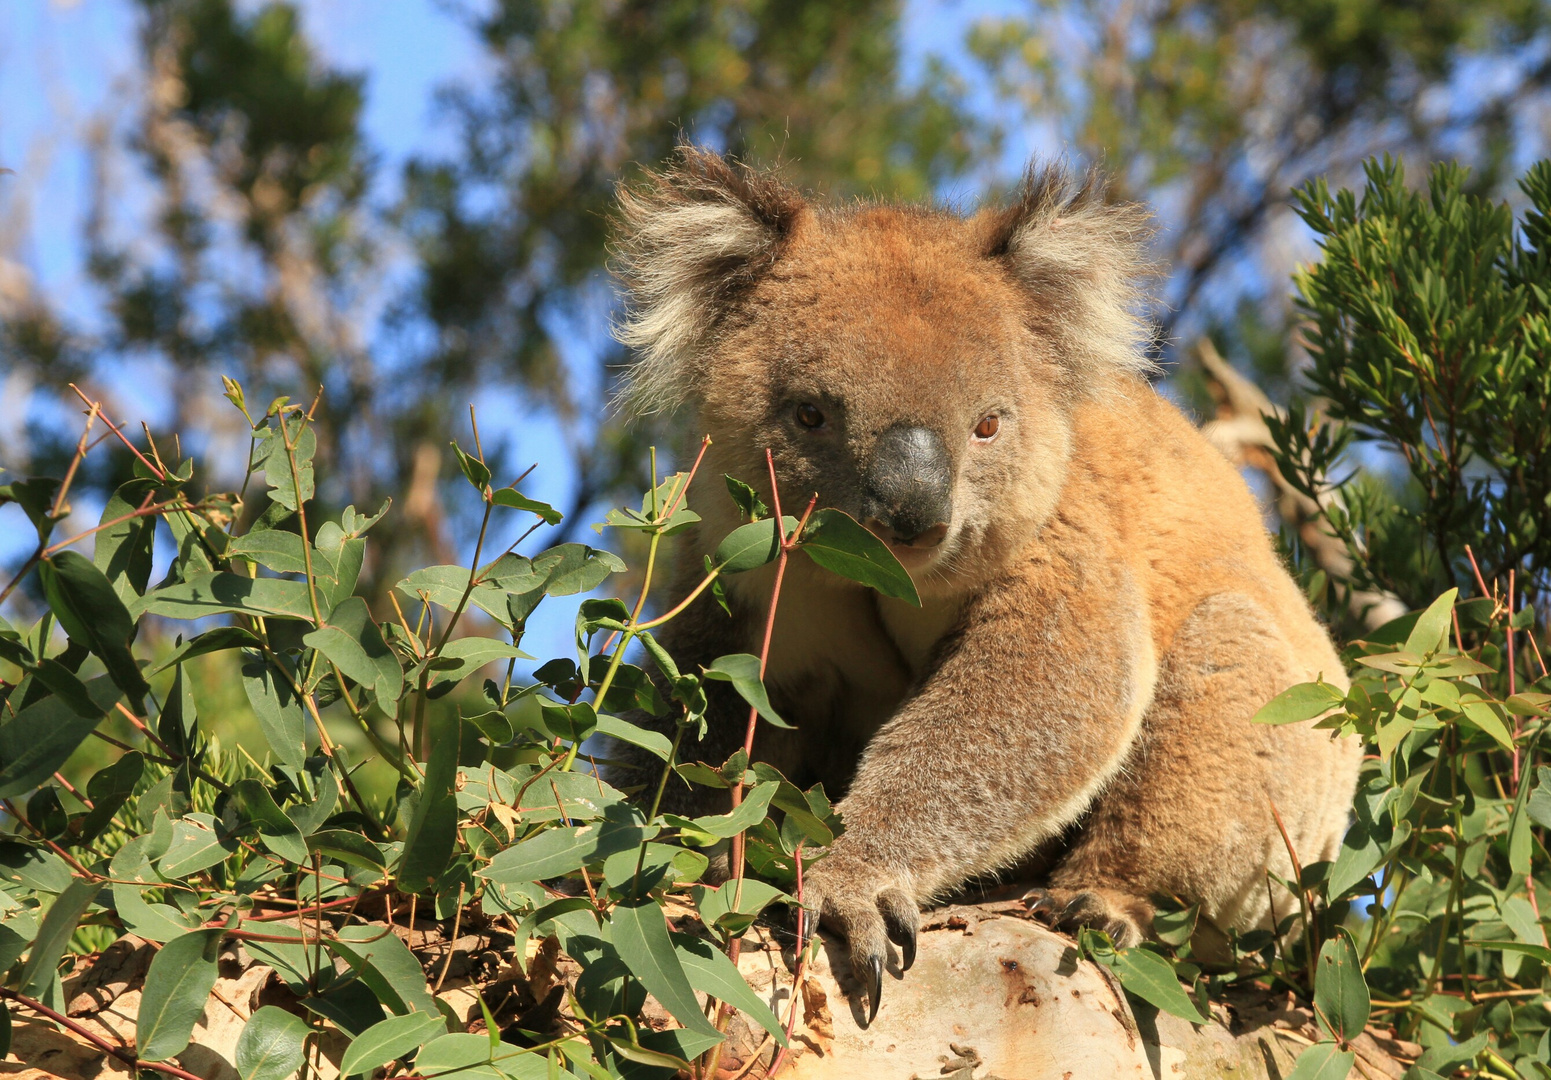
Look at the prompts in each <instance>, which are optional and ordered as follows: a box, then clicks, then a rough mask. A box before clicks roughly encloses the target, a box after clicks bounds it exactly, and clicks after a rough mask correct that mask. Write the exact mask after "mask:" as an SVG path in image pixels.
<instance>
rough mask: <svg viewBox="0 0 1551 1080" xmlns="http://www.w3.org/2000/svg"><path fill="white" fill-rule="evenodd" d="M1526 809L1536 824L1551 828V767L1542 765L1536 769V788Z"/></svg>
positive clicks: (1530, 795)
mask: <svg viewBox="0 0 1551 1080" xmlns="http://www.w3.org/2000/svg"><path fill="white" fill-rule="evenodd" d="M1525 809H1526V810H1528V811H1529V816H1530V817H1532V818H1534V819H1535V824H1536V825H1539V826H1541V827H1542V828H1546V829H1551V768H1547V767H1546V766H1544V765H1542V766H1540V768H1538V769H1537V770H1535V790H1534V791H1531V792H1530V794H1529V802H1528V803H1526V804H1525Z"/></svg>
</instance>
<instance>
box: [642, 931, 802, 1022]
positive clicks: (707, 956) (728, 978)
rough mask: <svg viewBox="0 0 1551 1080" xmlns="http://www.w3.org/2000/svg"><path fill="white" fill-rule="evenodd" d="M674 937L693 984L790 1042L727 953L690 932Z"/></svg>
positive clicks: (677, 949) (672, 939)
mask: <svg viewBox="0 0 1551 1080" xmlns="http://www.w3.org/2000/svg"><path fill="white" fill-rule="evenodd" d="M670 940H671V941H672V943H673V948H674V951H675V952H677V953H678V958H679V962H680V963H681V964H683V966H684V974H685V975H686V976H687V977H688V978H689V985H690V986H692V987H694V988H695V989H696V990H699V991H700V992H701V993H703V994H710V995H711V996H712V997H714V998H717V999H719V1000H721V1001H725V1002H727V1004H729V1005H731V1006H733V1007H734V1008H736V1009H740V1010H742V1011H743V1012H744V1013H746V1014H748V1015H749V1016H750V1017H751V1018H753V1020H754V1021H755V1022H756V1023H757V1024H759V1026H760V1027H762V1028H764V1029H765V1030H766V1031H768V1032H770V1034H771V1035H772V1036H773V1037H774V1038H775V1041H776V1043H777V1044H779V1045H781V1046H785V1045H786V1032H785V1031H783V1030H782V1028H781V1022H780V1021H779V1020H777V1019H776V1015H775V1013H773V1012H771V1011H770V1006H768V1005H766V1004H765V1003H764V1002H763V1001H762V1000H760V997H759V995H758V994H756V993H754V991H753V989H752V988H751V987H750V986H749V984H748V981H747V980H746V979H744V977H743V975H742V974H741V973H739V971H738V969H737V967H735V966H734V965H733V962H732V961H731V960H729V959H727V956H726V954H724V953H723V952H721V951H720V950H719V949H716V948H714V947H713V946H712V945H711V943H710V942H709V941H703V940H701V939H700V938H694V937H690V936H689V935H688V934H673V935H672V936H671V939H670Z"/></svg>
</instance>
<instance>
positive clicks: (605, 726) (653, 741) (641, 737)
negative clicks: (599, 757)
mask: <svg viewBox="0 0 1551 1080" xmlns="http://www.w3.org/2000/svg"><path fill="white" fill-rule="evenodd" d="M594 730H596V731H597V732H598V734H600V735H607V736H608V737H609V738H611V739H618V740H619V741H620V742H623V743H629V744H630V745H632V746H639V747H640V748H641V749H643V750H645V751H647V752H648V753H651V754H653V755H655V756H656V757H659V758H661V759H662V760H663V761H667V760H668V755H669V754H670V753H672V751H673V742H672V740H670V739H669V738H668V737H667V736H666V735H664V734H663V733H662V732H660V731H650V730H648V729H647V728H644V727H640V726H638V725H636V724H632V723H630V722H628V721H626V720H621V719H620V718H619V717H617V716H606V715H600V716H599V717H598V726H597V727H596V728H595V729H594Z"/></svg>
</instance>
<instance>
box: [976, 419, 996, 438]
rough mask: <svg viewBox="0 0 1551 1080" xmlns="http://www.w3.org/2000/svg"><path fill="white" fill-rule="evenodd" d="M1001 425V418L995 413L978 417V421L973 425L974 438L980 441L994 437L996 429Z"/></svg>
mask: <svg viewBox="0 0 1551 1080" xmlns="http://www.w3.org/2000/svg"><path fill="white" fill-rule="evenodd" d="M1001 426H1002V421H1001V418H1000V417H998V416H997V415H996V414H995V413H992V414H991V415H990V416H983V417H981V418H980V423H978V424H976V425H975V438H977V439H980V440H982V441H985V440H989V439H994V438H996V429H997V428H999V427H1001Z"/></svg>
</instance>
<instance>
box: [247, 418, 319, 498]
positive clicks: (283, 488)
mask: <svg viewBox="0 0 1551 1080" xmlns="http://www.w3.org/2000/svg"><path fill="white" fill-rule="evenodd" d="M279 423H280V424H283V425H284V427H285V431H284V434H282V432H281V429H280V427H279V426H276V427H272V428H268V429H261V430H260V431H259V432H258V434H259V436H260V437H261V440H262V441H260V443H259V444H258V446H257V447H256V448H255V449H254V452H253V467H254V468H255V469H257V468H259V467H261V466H262V467H263V469H264V483H265V484H267V485H268V486H269V488H270V492H269V497H270V498H271V499H273V500H274V501H275V502H277V503H279V504H280V505H281V506H283V507H285V508H286V509H287V510H291V511H295V510H296V509H297V508H299V507H300V506H301V504H302V503H304V502H306V501H307V500H309V499H311V498H312V496H313V478H312V456H313V454H315V453H316V452H317V449H318V436H317V435H316V434H315V433H314V432H313V430H312V428H311V427H309V426H307V419H306V417H304V416H302V415H301V414H300V413H292V414H291V415H289V416H282V417H281V418H280V421H279ZM265 430H267V431H268V433H269V434H268V436H267V437H263V436H264V431H265ZM287 438H289V439H290V442H291V448H290V449H289V450H287V449H286V445H285V443H286V439H287ZM293 460H294V465H295V471H294V472H293V471H292V465H293Z"/></svg>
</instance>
